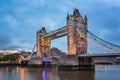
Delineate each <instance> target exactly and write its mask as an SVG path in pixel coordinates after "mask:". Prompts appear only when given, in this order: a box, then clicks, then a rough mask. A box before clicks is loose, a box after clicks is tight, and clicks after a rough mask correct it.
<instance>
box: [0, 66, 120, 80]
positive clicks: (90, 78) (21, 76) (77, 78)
mask: <svg viewBox="0 0 120 80" xmlns="http://www.w3.org/2000/svg"><path fill="white" fill-rule="evenodd" d="M95 68H96V69H95V71H57V70H56V69H55V68H27V67H0V80H120V65H96V66H95Z"/></svg>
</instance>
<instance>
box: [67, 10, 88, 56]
mask: <svg viewBox="0 0 120 80" xmlns="http://www.w3.org/2000/svg"><path fill="white" fill-rule="evenodd" d="M77 28H79V29H80V30H81V31H82V32H83V33H84V34H86V35H87V17H86V16H85V17H84V18H82V16H81V15H80V12H79V10H78V9H77V8H75V9H74V11H73V15H70V16H69V18H68V19H67V30H68V34H67V38H68V54H69V55H80V54H87V37H85V36H84V35H82V34H81V33H79V32H78V31H77Z"/></svg>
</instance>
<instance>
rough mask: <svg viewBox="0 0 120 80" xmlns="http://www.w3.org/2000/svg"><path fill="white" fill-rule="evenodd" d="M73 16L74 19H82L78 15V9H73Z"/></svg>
mask: <svg viewBox="0 0 120 80" xmlns="http://www.w3.org/2000/svg"><path fill="white" fill-rule="evenodd" d="M73 16H75V17H82V16H81V15H80V13H79V10H78V8H74V11H73Z"/></svg>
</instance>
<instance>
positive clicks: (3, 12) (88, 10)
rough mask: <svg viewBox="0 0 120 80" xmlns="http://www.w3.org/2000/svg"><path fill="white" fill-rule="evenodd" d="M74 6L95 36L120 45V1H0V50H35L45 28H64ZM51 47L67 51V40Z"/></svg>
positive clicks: (55, 42) (59, 40)
mask: <svg viewBox="0 0 120 80" xmlns="http://www.w3.org/2000/svg"><path fill="white" fill-rule="evenodd" d="M75 7H77V8H78V9H79V11H80V14H81V15H82V16H84V15H85V14H86V15H87V18H88V29H89V30H90V31H91V32H92V33H94V34H95V35H97V36H99V37H101V38H102V39H104V40H106V41H109V42H111V43H114V44H117V45H120V0H92V1H91V0H57V1H55V0H0V50H8V49H9V50H10V49H23V50H30V49H32V48H33V46H34V44H35V41H36V31H37V30H38V29H40V28H41V26H42V25H44V26H45V27H46V28H47V30H49V31H52V30H55V29H58V28H60V27H63V26H65V25H66V16H67V13H68V12H69V13H71V14H72V12H73V9H74V8H75ZM51 46H52V47H53V46H54V47H57V48H59V49H61V50H62V51H66V50H67V43H66V37H63V38H60V39H56V40H53V41H52V45H51Z"/></svg>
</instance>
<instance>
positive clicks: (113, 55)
mask: <svg viewBox="0 0 120 80" xmlns="http://www.w3.org/2000/svg"><path fill="white" fill-rule="evenodd" d="M79 57H120V53H110V54H87V55H79Z"/></svg>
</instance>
